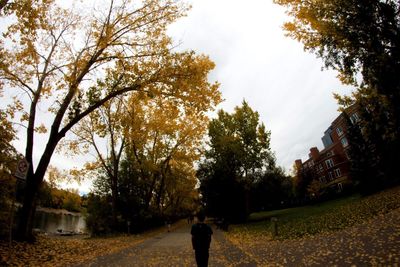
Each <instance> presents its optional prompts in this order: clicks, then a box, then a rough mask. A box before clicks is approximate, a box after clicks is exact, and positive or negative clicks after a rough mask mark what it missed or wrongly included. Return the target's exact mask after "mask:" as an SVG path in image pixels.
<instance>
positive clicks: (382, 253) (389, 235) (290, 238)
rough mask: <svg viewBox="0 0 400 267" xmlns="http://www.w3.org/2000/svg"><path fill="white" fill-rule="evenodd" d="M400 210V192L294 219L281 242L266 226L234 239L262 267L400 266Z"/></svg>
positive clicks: (238, 231)
mask: <svg viewBox="0 0 400 267" xmlns="http://www.w3.org/2000/svg"><path fill="white" fill-rule="evenodd" d="M399 207H400V188H399V187H398V188H394V189H391V190H388V191H385V192H381V193H379V194H376V195H373V196H369V197H366V198H361V199H359V200H357V201H350V202H349V203H347V204H343V205H339V206H335V207H334V208H332V209H329V210H328V211H327V212H325V213H324V212H318V213H317V214H314V215H312V216H305V217H302V216H297V217H296V216H288V217H290V218H292V219H288V220H287V221H285V220H281V221H279V222H278V236H277V237H273V235H272V231H271V225H270V222H269V221H265V222H257V223H252V224H246V225H239V226H235V227H233V229H232V231H231V232H230V233H228V239H229V240H230V241H231V242H232V243H234V244H235V245H236V246H237V247H239V248H240V249H242V251H244V252H245V253H246V254H248V255H249V256H250V257H251V258H253V259H254V260H255V261H256V262H257V263H258V265H260V266H313V265H314V266H321V265H326V266H334V265H337V266H352V265H354V266H399V262H400V223H399V221H400V208H399ZM294 218H296V219H294ZM263 224H264V225H263Z"/></svg>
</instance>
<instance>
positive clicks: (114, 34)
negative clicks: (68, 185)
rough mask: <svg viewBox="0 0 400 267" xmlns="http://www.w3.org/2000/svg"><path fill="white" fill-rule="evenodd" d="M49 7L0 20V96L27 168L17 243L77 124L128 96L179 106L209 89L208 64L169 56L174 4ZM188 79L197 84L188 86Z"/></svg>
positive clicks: (177, 7) (178, 9)
mask: <svg viewBox="0 0 400 267" xmlns="http://www.w3.org/2000/svg"><path fill="white" fill-rule="evenodd" d="M24 3H25V2H24ZM57 3H58V2H54V1H46V0H42V1H32V2H30V1H26V5H24V6H23V7H21V8H20V9H17V11H16V12H15V13H14V14H12V15H10V16H11V19H7V20H4V23H6V24H7V25H8V26H9V27H8V28H7V29H6V31H5V32H3V38H5V39H4V40H2V42H1V43H0V57H1V61H0V79H1V83H0V85H1V87H0V90H1V91H4V89H6V95H7V96H15V97H14V102H13V103H12V104H11V105H10V110H15V109H19V111H20V115H21V117H20V118H21V120H22V121H23V123H25V126H26V150H25V157H26V160H27V161H28V162H29V163H30V168H29V170H28V177H27V184H26V192H25V197H24V203H23V207H22V211H21V217H20V224H19V230H18V232H19V235H20V237H21V238H22V239H29V238H31V237H32V233H31V230H32V221H33V215H34V212H35V197H36V194H37V192H38V189H39V187H40V184H41V182H42V181H43V177H44V174H45V172H46V169H47V166H48V165H49V162H50V160H51V157H52V155H53V153H54V151H55V149H56V147H57V144H58V143H59V142H60V140H61V139H63V138H64V136H65V135H66V134H67V133H68V131H70V130H71V128H72V127H74V126H75V125H76V124H77V123H78V122H79V121H81V120H82V119H83V118H85V117H86V116H88V115H89V114H90V113H92V112H93V111H95V110H96V109H98V108H99V107H100V106H102V105H104V104H105V103H106V102H107V101H109V100H111V99H113V98H115V97H118V96H124V95H126V94H127V93H129V92H132V91H141V92H147V93H148V94H151V95H168V96H175V97H176V98H179V99H182V101H184V100H185V99H186V98H190V97H195V96H197V95H202V94H203V93H204V90H206V91H207V90H208V89H209V90H213V89H215V88H214V87H212V86H211V85H210V84H208V83H207V73H208V71H209V69H204V68H202V66H204V64H206V65H207V64H210V62H209V60H208V58H207V57H205V56H197V55H195V54H194V53H192V52H184V53H174V52H171V41H170V38H168V36H167V35H166V27H167V25H169V24H170V23H172V22H173V21H175V20H176V19H177V18H179V17H181V16H182V15H184V14H185V12H186V11H187V7H186V6H185V5H182V4H181V3H180V2H179V1H174V0H162V1H158V0H157V1H156V0H145V1H140V2H133V1H129V0H121V1H105V2H96V3H97V4H98V5H99V6H98V8H96V7H92V8H84V7H83V6H81V5H83V4H84V3H82V2H76V3H74V5H72V6H70V7H68V8H63V7H61V6H59V5H58V4H57ZM6 7H7V6H6ZM21 10H23V11H27V10H33V11H35V12H32V13H29V12H28V13H27V12H20V11H21ZM100 10H102V11H100ZM27 15H28V16H27ZM13 18H15V19H13ZM194 80H195V81H202V82H201V83H200V82H198V83H197V84H199V86H196V87H191V86H190V84H192V81H194ZM211 87H212V88H213V89H210V88H211ZM20 92H22V93H23V94H21V93H20ZM43 110H48V112H47V113H46V118H45V119H44V121H42V123H43V124H42V125H40V123H41V117H40V112H41V111H43ZM46 129H48V130H49V132H48V133H47V134H46V138H47V141H46V146H45V148H44V150H43V153H41V156H40V160H39V162H33V155H34V153H37V152H36V151H35V146H34V141H35V136H36V134H37V133H38V131H39V132H45V131H46ZM42 139H43V138H42Z"/></svg>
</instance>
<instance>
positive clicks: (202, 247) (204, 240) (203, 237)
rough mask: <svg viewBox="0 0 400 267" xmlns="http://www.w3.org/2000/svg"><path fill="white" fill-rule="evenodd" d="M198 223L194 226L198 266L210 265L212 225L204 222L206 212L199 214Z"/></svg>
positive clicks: (193, 242)
mask: <svg viewBox="0 0 400 267" xmlns="http://www.w3.org/2000/svg"><path fill="white" fill-rule="evenodd" d="M197 219H198V223H196V224H194V225H193V226H192V230H191V232H190V233H191V234H192V246H193V249H194V251H195V256H196V263H197V266H198V267H207V266H208V257H209V254H208V250H209V249H210V243H211V235H212V234H213V231H212V230H211V227H210V226H208V225H207V224H205V223H204V220H205V214H204V213H202V212H200V213H199V214H198V215H197Z"/></svg>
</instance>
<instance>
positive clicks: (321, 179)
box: [319, 176, 326, 184]
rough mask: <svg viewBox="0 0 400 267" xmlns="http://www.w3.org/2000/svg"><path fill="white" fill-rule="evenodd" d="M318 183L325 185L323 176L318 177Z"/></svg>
mask: <svg viewBox="0 0 400 267" xmlns="http://www.w3.org/2000/svg"><path fill="white" fill-rule="evenodd" d="M319 181H320V182H321V183H323V184H325V183H326V179H325V176H321V177H319Z"/></svg>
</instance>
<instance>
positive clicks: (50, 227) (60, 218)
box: [33, 207, 87, 233]
mask: <svg viewBox="0 0 400 267" xmlns="http://www.w3.org/2000/svg"><path fill="white" fill-rule="evenodd" d="M33 228H36V229H40V230H41V231H44V232H46V233H56V232H60V231H62V232H73V233H86V232H87V231H86V221H85V217H84V216H83V215H82V214H81V213H78V212H70V211H67V210H59V209H49V208H41V207H38V208H37V209H36V214H35V219H34V223H33Z"/></svg>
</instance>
